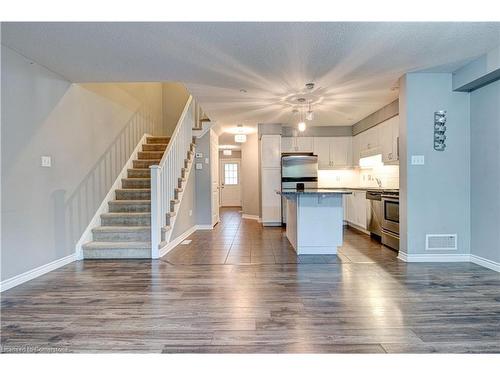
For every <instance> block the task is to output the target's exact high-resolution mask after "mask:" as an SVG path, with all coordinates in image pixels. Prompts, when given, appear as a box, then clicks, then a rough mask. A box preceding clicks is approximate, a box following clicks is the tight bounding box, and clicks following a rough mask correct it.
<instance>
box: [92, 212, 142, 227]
mask: <svg viewBox="0 0 500 375" xmlns="http://www.w3.org/2000/svg"><path fill="white" fill-rule="evenodd" d="M101 225H102V226H150V225H151V213H150V212H107V213H104V214H101Z"/></svg>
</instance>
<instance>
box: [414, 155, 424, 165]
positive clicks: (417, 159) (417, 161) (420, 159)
mask: <svg viewBox="0 0 500 375" xmlns="http://www.w3.org/2000/svg"><path fill="white" fill-rule="evenodd" d="M424 164H425V157H424V155H412V156H411V165H424Z"/></svg>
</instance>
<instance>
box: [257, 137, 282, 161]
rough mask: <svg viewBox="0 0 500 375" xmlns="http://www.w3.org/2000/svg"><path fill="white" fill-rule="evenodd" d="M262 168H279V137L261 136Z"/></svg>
mask: <svg viewBox="0 0 500 375" xmlns="http://www.w3.org/2000/svg"><path fill="white" fill-rule="evenodd" d="M260 150H261V159H260V162H261V166H262V168H281V136H280V135H263V136H262V138H261V140H260Z"/></svg>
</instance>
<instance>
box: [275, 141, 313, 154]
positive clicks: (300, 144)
mask: <svg viewBox="0 0 500 375" xmlns="http://www.w3.org/2000/svg"><path fill="white" fill-rule="evenodd" d="M313 149H314V140H313V137H282V138H281V152H313Z"/></svg>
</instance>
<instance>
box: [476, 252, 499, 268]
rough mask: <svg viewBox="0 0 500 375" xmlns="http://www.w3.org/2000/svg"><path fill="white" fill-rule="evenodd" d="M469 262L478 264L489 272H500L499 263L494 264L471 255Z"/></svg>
mask: <svg viewBox="0 0 500 375" xmlns="http://www.w3.org/2000/svg"><path fill="white" fill-rule="evenodd" d="M470 261H471V262H472V263H475V264H478V265H480V266H483V267H486V268H489V269H490V270H493V271H496V272H500V263H498V262H494V261H492V260H489V259H486V258H483V257H480V256H477V255H471V256H470Z"/></svg>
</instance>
